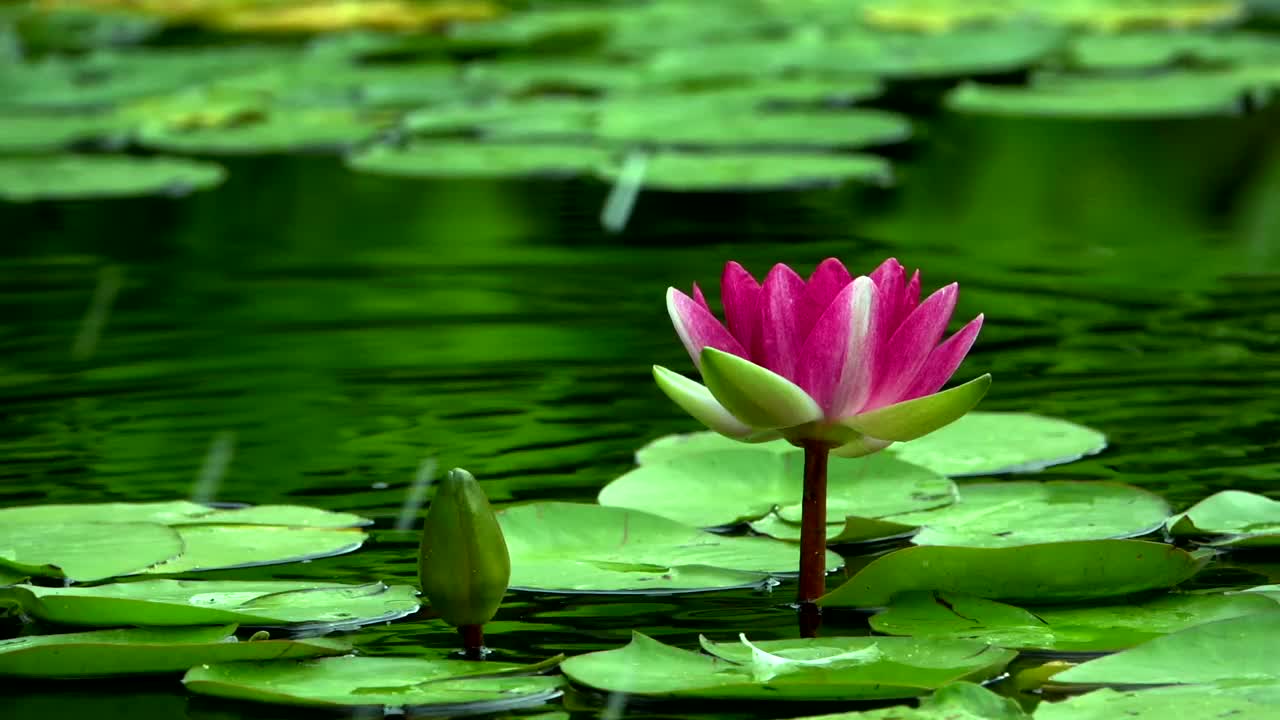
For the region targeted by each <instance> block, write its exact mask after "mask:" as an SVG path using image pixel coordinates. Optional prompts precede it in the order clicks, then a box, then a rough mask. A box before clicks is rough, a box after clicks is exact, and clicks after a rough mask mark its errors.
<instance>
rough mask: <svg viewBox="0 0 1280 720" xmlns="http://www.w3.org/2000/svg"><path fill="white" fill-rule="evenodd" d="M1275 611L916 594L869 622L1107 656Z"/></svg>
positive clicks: (1197, 601) (1210, 603)
mask: <svg viewBox="0 0 1280 720" xmlns="http://www.w3.org/2000/svg"><path fill="white" fill-rule="evenodd" d="M1277 610H1280V603H1277V602H1276V601H1275V600H1272V599H1270V598H1268V597H1265V596H1264V595H1261V594H1252V593H1236V594H1231V595H1225V594H1214V595H1207V594H1182V593H1175V594H1170V595H1161V596H1159V597H1156V598H1154V599H1151V600H1147V601H1145V602H1141V603H1136V604H1128V605H1090V606H1083V607H1045V608H1036V611H1035V612H1034V613H1032V612H1029V611H1027V610H1023V609H1022V608H1019V607H1014V606H1012V605H1005V604H1003V603H999V602H996V601H994V600H984V599H982V598H976V597H970V596H967V595H956V594H952V593H931V592H915V593H907V594H904V595H900V596H898V597H896V598H894V601H893V604H891V605H890V606H889V607H888V608H887V609H886V610H885V611H884V612H881V613H879V614H878V615H875V616H874V617H872V618H871V621H870V622H871V627H872V629H874V630H875V631H876V632H881V633H886V634H889V635H910V636H913V637H931V638H956V639H967V640H981V641H983V642H988V643H991V644H993V645H1000V646H1002V647H1010V648H1019V649H1024V650H1055V651H1059V652H1110V651H1114V650H1122V649H1124V648H1127V647H1132V646H1134V645H1137V644H1139V643H1143V642H1146V641H1147V640H1150V639H1152V638H1155V637H1159V636H1161V635H1167V634H1169V633H1172V632H1178V631H1180V630H1184V629H1186V628H1188V627H1191V626H1194V625H1200V624H1203V623H1207V622H1215V621H1217V620H1223V619H1226V618H1232V617H1239V616H1242V615H1249V614H1252V613H1258V612H1275V611H1277Z"/></svg>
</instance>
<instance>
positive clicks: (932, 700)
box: [794, 682, 1031, 720]
mask: <svg viewBox="0 0 1280 720" xmlns="http://www.w3.org/2000/svg"><path fill="white" fill-rule="evenodd" d="M1030 718H1031V716H1030V715H1027V714H1026V713H1024V712H1023V711H1022V708H1021V707H1020V706H1019V705H1018V703H1017V701H1015V700H1014V699H1013V698H1007V697H1004V696H1001V695H997V694H995V693H993V692H991V691H990V690H988V689H986V688H984V687H982V686H981V685H977V684H975V683H971V682H954V683H951V684H950V685H946V686H944V687H942V688H940V689H939V690H938V691H937V692H935V693H934V694H932V695H929V696H927V697H924V698H921V699H920V705H919V707H905V706H902V705H898V706H894V707H887V708H880V709H879V710H863V711H854V712H843V713H832V714H830V715H811V716H807V717H804V718H795V719H794V720H1030Z"/></svg>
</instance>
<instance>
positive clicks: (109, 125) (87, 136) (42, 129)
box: [0, 113, 129, 153]
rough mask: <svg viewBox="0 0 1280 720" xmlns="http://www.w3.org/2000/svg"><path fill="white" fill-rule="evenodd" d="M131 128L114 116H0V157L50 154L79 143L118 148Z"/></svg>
mask: <svg viewBox="0 0 1280 720" xmlns="http://www.w3.org/2000/svg"><path fill="white" fill-rule="evenodd" d="M128 135H129V128H128V125H127V124H125V123H123V122H121V121H120V119H119V118H117V117H114V116H112V115H97V114H93V115H80V114H76V115H69V114H57V115H55V114H52V113H39V114H34V113H24V114H17V113H5V114H0V153H30V152H49V151H52V150H58V149H60V148H64V147H67V146H69V145H73V144H76V143H82V142H88V141H102V142H103V144H117V143H120V142H122V141H123V140H124V139H125V138H126V137H128Z"/></svg>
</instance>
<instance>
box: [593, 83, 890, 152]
mask: <svg viewBox="0 0 1280 720" xmlns="http://www.w3.org/2000/svg"><path fill="white" fill-rule="evenodd" d="M594 131H595V134H596V136H597V137H600V138H603V139H605V140H608V141H614V142H623V143H640V144H646V145H659V146H673V145H674V146H696V147H715V148H743V147H752V146H767V147H821V148H827V147H845V148H854V147H865V146H868V145H883V144H886V143H895V142H901V141H902V140H905V139H907V138H908V137H910V136H911V123H910V121H909V120H907V119H906V118H904V117H903V116H901V115H897V114H895V113H889V112H885V111H882V110H863V109H852V110H849V109H841V110H827V111H816V110H790V111H774V112H757V111H752V110H750V109H748V108H743V107H741V106H740V105H738V104H737V103H731V102H724V101H712V102H706V101H701V102H699V101H698V100H696V99H692V98H687V97H684V96H680V95H674V96H670V97H666V98H663V97H649V98H644V99H641V100H635V101H614V102H611V103H608V104H606V105H605V106H604V108H603V109H602V110H601V112H600V115H599V118H598V119H597V124H596V127H595V128H594Z"/></svg>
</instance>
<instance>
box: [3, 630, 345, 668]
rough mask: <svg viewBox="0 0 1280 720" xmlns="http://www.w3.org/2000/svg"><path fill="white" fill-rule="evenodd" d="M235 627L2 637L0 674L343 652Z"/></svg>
mask: <svg viewBox="0 0 1280 720" xmlns="http://www.w3.org/2000/svg"><path fill="white" fill-rule="evenodd" d="M235 629H236V626H235V625H227V626H223V627H183V628H132V629H128V630H93V631H90V632H79V633H67V634H64V635H30V636H27V637H19V638H13V639H11V640H0V676H6V675H7V676H11V677H28V678H87V677H111V676H116V675H155V674H163V673H180V672H183V671H185V670H186V669H188V668H190V667H192V666H195V665H200V664H202V663H216V662H231V661H239V660H263V659H267V658H271V659H277V658H307V657H317V656H321V655H341V654H343V653H346V652H350V651H351V645H350V644H348V643H346V642H343V641H340V640H330V639H327V638H308V639H303V640H248V641H237V640H236V638H235V635H234V634H233V633H234V632H235Z"/></svg>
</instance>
